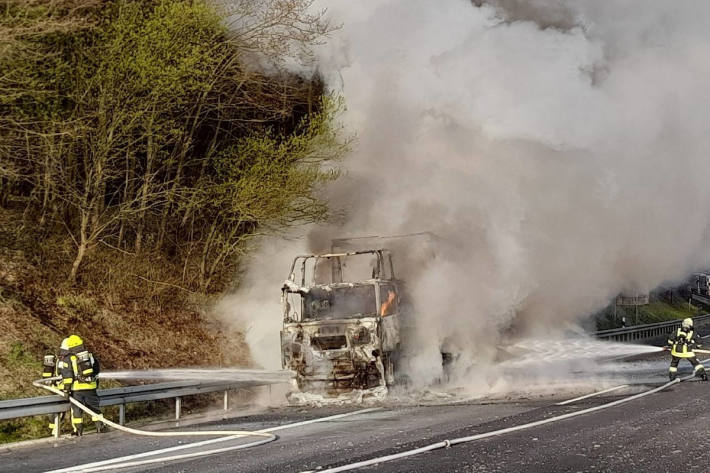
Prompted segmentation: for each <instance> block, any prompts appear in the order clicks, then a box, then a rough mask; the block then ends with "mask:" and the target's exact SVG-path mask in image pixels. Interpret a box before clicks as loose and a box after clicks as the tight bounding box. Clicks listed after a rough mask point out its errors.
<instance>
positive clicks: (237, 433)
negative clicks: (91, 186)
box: [32, 377, 278, 473]
mask: <svg viewBox="0 0 710 473" xmlns="http://www.w3.org/2000/svg"><path fill="white" fill-rule="evenodd" d="M58 379H61V378H60V377H54V378H47V379H40V380H37V381H33V382H32V384H33V385H34V386H35V387H38V388H41V389H45V390H47V391H49V392H51V393H54V394H57V395H59V396H62V397H64V398H68V400H69V402H70V403H71V404H73V405H75V406H76V407H78V408H79V409H81V410H82V411H84V412H86V413H87V414H89V415H90V416H92V418H93V419H97V420H98V421H101V422H103V423H105V424H106V425H109V426H111V427H113V428H114V429H116V430H120V431H123V432H127V433H129V434H134V435H144V436H150V437H194V436H224V440H229V439H238V438H241V437H265V438H264V439H263V440H257V441H254V442H250V443H246V444H239V445H235V446H231V447H222V448H217V449H212V450H206V451H201V452H195V453H186V454H181V455H173V456H169V457H161V458H153V459H148V460H140V461H137V462H126V463H115V462H112V461H111V460H106V461H104V462H97V463H96V464H95V465H96V466H95V467H91V468H82V469H76V468H72V467H70V468H64V469H60V470H53V471H54V472H55V473H59V472H70V471H82V472H90V471H100V470H109V469H116V468H126V467H131V466H139V465H145V464H149V463H159V462H166V461H172V460H181V459H186V458H193V457H198V456H206V455H211V454H214V453H222V452H227V451H230V450H239V449H243V448H248V447H255V446H257V445H263V444H265V443H269V442H273V441H274V440H276V439H278V436H277V435H274V434H272V433H270V432H256V431H249V430H195V431H170V432H153V431H147V430H138V429H132V428H130V427H126V426H124V425H120V424H117V423H115V422H112V421H110V420H109V419H106V418H105V417H104V416H103V415H102V414H101V413H98V412H94V411H93V410H91V409H90V408H88V407H87V406H85V405H84V404H82V403H81V402H79V401H77V400H76V399H74V398H73V397H71V396H69V395H68V394H67V393H65V392H63V391H61V390H60V389H58V388H56V387H54V386H51V385H48V384H46V383H51V382H54V381H57V380H58ZM219 440H222V439H219ZM151 453H152V452H146V454H144V455H137V457H138V456H150V454H151Z"/></svg>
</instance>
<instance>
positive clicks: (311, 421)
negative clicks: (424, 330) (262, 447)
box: [48, 407, 382, 473]
mask: <svg viewBox="0 0 710 473" xmlns="http://www.w3.org/2000/svg"><path fill="white" fill-rule="evenodd" d="M381 409H382V408H380V407H371V408H368V409H360V410H358V411H352V412H345V413H343V414H336V415H332V416H327V417H319V418H317V419H309V420H304V421H300V422H294V423H293V424H284V425H277V426H276V427H269V428H268V429H262V430H257V432H263V433H271V432H276V431H279V430H284V429H292V428H295V427H302V426H304V425H308V424H315V423H318V422H328V421H331V420H337V419H342V418H343V417H349V416H354V415H359V414H365V413H367V412H372V411H378V410H381ZM237 438H241V437H240V436H235V435H232V436H228V437H219V438H216V439H212V440H203V441H201V442H194V443H189V444H186V445H178V446H175V447H168V448H163V449H158V450H151V451H149V452H143V453H136V454H134V455H126V456H123V457H116V458H111V459H109V460H102V461H98V462H92V463H86V464H84V465H76V466H72V467H69V468H62V469H59V470H52V471H50V472H48V473H69V472H72V471H81V469H88V468H93V467H97V466H105V465H110V464H112V463H118V462H123V461H128V460H133V459H135V458H144V457H152V456H154V455H160V454H163V453H170V452H175V451H178V450H184V449H187V448H195V447H202V446H204V445H211V444H214V443H219V442H225V441H227V440H234V439H237Z"/></svg>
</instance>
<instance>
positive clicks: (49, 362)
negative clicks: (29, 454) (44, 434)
mask: <svg viewBox="0 0 710 473" xmlns="http://www.w3.org/2000/svg"><path fill="white" fill-rule="evenodd" d="M56 376H59V373H58V372H57V357H56V356H55V355H53V354H50V355H44V359H43V361H42V379H49V378H54V377H56ZM55 386H57V387H60V383H55ZM62 418H64V413H62V415H61V417H60V422H61V419H62ZM54 420H55V419H54V416H50V417H49V428H50V429H52V435H56V434H57V429H59V427H58V426H57V424H56V423H55V422H54Z"/></svg>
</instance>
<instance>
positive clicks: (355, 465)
mask: <svg viewBox="0 0 710 473" xmlns="http://www.w3.org/2000/svg"><path fill="white" fill-rule="evenodd" d="M692 377H693V375H690V376H686V377H685V378H676V379H674V380H673V381H670V382H668V383H666V384H664V385H663V386H659V387H657V388H654V389H650V390H648V391H644V392H642V393H639V394H634V395H633V396H629V397H625V398H623V399H618V400H616V401H612V402H609V403H606V404H602V405H601V406H595V407H589V408H587V409H582V410H581V411H576V412H570V413H567V414H562V415H559V416H555V417H550V418H548V419H542V420H538V421H535V422H529V423H527V424H521V425H516V426H513V427H507V428H505V429H500V430H493V431H491V432H484V433H482V434H476V435H471V436H470V437H461V438H457V439H453V440H444V441H442V442H437V443H433V444H430V445H425V446H424V447H420V448H415V449H412V450H406V451H404V452H400V453H395V454H392V455H385V456H383V457H378V458H371V459H369V460H363V461H360V462H356V463H351V464H349V465H342V466H338V467H335V468H328V469H325V470H318V471H319V472H320V473H338V472H341V471H350V470H355V469H358V468H362V467H365V466H370V465H375V464H378V463H384V462H386V461H391V460H397V459H400V458H405V457H409V456H412V455H416V454H418V453H423V452H429V451H431V450H436V449H439V448H448V447H450V446H452V445H456V444H459V443H465V442H471V441H474V440H480V439H484V438H488V437H494V436H498V435H504V434H508V433H511V432H517V431H519V430H524V429H529V428H531V427H537V426H540V425H545V424H549V423H551V422H557V421H560V420H564V419H569V418H571V417H576V416H580V415H583V414H588V413H590V412H596V411H599V410H602V409H606V408H608V407H613V406H618V405H619V404H623V403H625V402H629V401H633V400H634V399H638V398H641V397H644V396H647V395H649V394H653V393H657V392H658V391H662V390H664V389H666V388H668V387H670V386H672V385H674V384H677V383H680V382H681V380H682V381H686V380H688V379H691V378H692Z"/></svg>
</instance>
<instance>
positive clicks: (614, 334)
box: [594, 314, 710, 342]
mask: <svg viewBox="0 0 710 473" xmlns="http://www.w3.org/2000/svg"><path fill="white" fill-rule="evenodd" d="M693 321H694V322H695V323H696V325H699V324H700V323H703V322H705V321H710V314H704V315H698V316H696V317H693ZM681 322H682V321H681V320H680V319H678V320H669V321H667V322H658V323H655V324H645V325H634V326H631V327H623V328H615V329H611V330H600V331H598V332H595V333H594V335H595V336H596V337H597V338H600V339H602V340H614V341H617V342H633V341H638V342H641V341H644V340H648V339H651V338H656V337H659V336H661V335H667V334H669V333H671V332H673V331H674V330H675V329H676V328H678V327H680V324H681Z"/></svg>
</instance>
